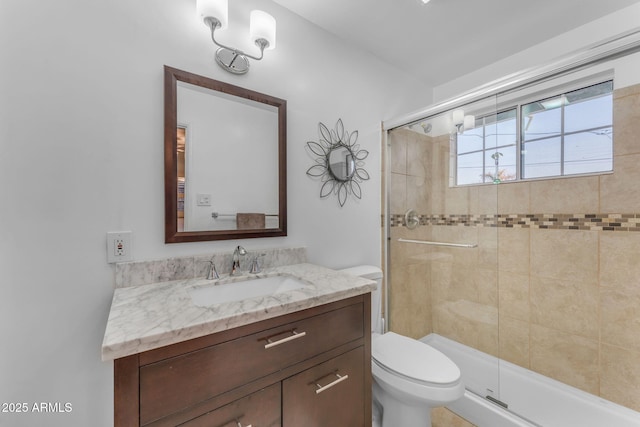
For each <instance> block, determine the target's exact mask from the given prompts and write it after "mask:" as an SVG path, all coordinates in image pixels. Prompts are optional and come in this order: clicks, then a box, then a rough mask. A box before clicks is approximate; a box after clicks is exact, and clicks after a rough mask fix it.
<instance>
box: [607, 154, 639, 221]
mask: <svg viewBox="0 0 640 427" xmlns="http://www.w3.org/2000/svg"><path fill="white" fill-rule="evenodd" d="M639 164H640V154H633V155H628V156H615V157H614V159H613V171H614V173H613V174H610V175H601V176H600V212H605V213H634V212H640V185H638V182H640V167H638V165H639Z"/></svg>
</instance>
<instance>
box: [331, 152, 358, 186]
mask: <svg viewBox="0 0 640 427" xmlns="http://www.w3.org/2000/svg"><path fill="white" fill-rule="evenodd" d="M329 170H330V171H331V173H332V174H333V176H334V178H335V179H337V180H338V181H348V180H349V179H351V178H352V177H353V174H354V172H355V171H356V161H355V159H354V158H353V153H352V152H351V150H349V148H348V147H345V146H344V145H341V146H338V147H336V148H333V149H332V150H331V151H330V152H329Z"/></svg>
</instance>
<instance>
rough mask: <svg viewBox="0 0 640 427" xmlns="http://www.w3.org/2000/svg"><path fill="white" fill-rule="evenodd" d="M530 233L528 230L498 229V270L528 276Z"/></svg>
mask: <svg viewBox="0 0 640 427" xmlns="http://www.w3.org/2000/svg"><path fill="white" fill-rule="evenodd" d="M532 231H533V230H530V229H528V228H498V270H500V271H501V272H502V271H507V272H511V273H521V274H529V248H530V238H531V232H532Z"/></svg>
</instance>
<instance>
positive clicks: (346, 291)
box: [102, 264, 376, 360]
mask: <svg viewBox="0 0 640 427" xmlns="http://www.w3.org/2000/svg"><path fill="white" fill-rule="evenodd" d="M274 275H288V276H292V277H295V278H297V279H299V280H301V281H303V282H305V283H306V284H308V285H309V286H307V287H304V288H301V289H296V290H291V291H286V292H282V293H277V294H273V295H268V296H261V297H254V298H247V299H244V300H241V301H234V302H228V303H223V304H217V305H210V306H206V307H205V306H197V305H195V304H194V303H193V301H192V299H191V295H190V293H189V291H190V290H191V289H194V288H198V287H202V286H214V284H215V283H217V282H218V281H211V280H206V279H204V278H198V279H187V280H177V281H172V282H165V283H157V284H151V285H141V286H134V287H129V288H118V289H116V290H115V293H114V295H113V301H112V303H111V311H110V312H109V320H108V321H107V328H106V331H105V334H104V340H103V342H102V360H113V359H118V358H121V357H125V356H129V355H132V354H136V353H141V352H143V351H147V350H153V349H156V348H159V347H163V346H166V345H170V344H175V343H178V342H182V341H186V340H190V339H193V338H198V337H201V336H205V335H209V334H211V333H214V332H220V331H224V330H227V329H231V328H235V327H238V326H243V325H247V324H250V323H254V322H258V321H261V320H265V319H270V318H272V317H277V316H281V315H284V314H288V313H292V312H295V311H299V310H304V309H307V308H311V307H315V306H318V305H322V304H327V303H330V302H335V301H339V300H341V299H345V298H350V297H353V296H357V295H361V294H365V293H368V292H371V291H373V290H375V289H376V282H374V281H372V280H368V279H364V278H361V277H355V276H350V275H348V274H345V273H341V272H339V271H335V270H331V269H328V268H324V267H320V266H317V265H313V264H295V265H289V266H284V267H276V268H272V269H266V270H264V271H263V272H262V273H259V274H257V275H256V274H252V275H249V274H246V275H244V276H237V277H233V278H228V277H222V278H221V279H220V282H222V283H228V285H229V286H233V283H229V282H230V281H231V282H233V281H240V280H244V279H247V278H251V277H253V278H255V277H269V276H274Z"/></svg>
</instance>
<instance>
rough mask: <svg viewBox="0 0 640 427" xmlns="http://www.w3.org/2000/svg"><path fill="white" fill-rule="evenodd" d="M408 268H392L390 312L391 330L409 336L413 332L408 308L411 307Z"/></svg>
mask: <svg viewBox="0 0 640 427" xmlns="http://www.w3.org/2000/svg"><path fill="white" fill-rule="evenodd" d="M408 276H409V275H408V272H407V269H406V268H397V267H394V266H392V267H391V269H390V284H389V288H388V289H389V312H390V315H389V317H388V321H389V327H390V330H392V331H394V332H396V333H398V334H401V335H409V334H410V332H411V323H412V322H413V319H412V318H411V313H410V312H409V310H407V307H410V306H411V287H410V286H411V284H410V282H409V277H408Z"/></svg>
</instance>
